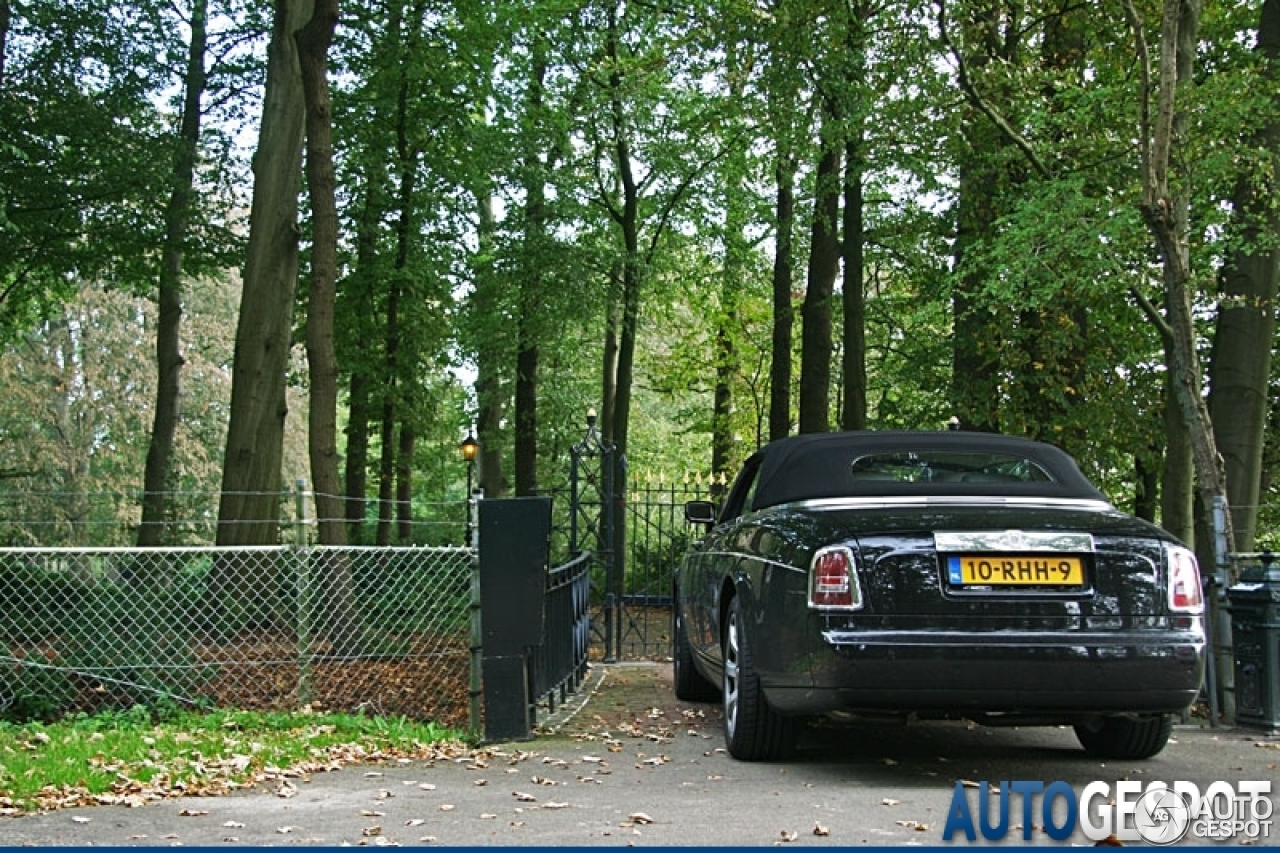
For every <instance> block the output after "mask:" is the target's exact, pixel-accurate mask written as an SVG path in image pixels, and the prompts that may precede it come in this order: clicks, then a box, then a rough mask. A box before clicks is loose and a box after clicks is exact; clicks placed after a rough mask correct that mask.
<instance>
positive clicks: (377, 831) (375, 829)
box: [360, 826, 382, 838]
mask: <svg viewBox="0 0 1280 853" xmlns="http://www.w3.org/2000/svg"><path fill="white" fill-rule="evenodd" d="M360 834H361V835H363V836H364V837H365V838H372V837H373V836H375V835H381V834H382V827H380V826H366V827H365V828H364V829H362V830H360Z"/></svg>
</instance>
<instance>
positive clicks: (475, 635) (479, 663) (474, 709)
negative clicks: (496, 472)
mask: <svg viewBox="0 0 1280 853" xmlns="http://www.w3.org/2000/svg"><path fill="white" fill-rule="evenodd" d="M471 501H472V497H471V495H467V517H468V520H470V518H471ZM467 540H468V541H467V551H468V559H469V560H470V562H471V682H470V684H469V685H468V690H467V700H468V701H467V716H468V722H469V723H470V726H471V733H472V734H473V735H478V734H479V733H480V709H481V698H482V696H483V695H484V669H483V660H484V658H483V654H484V632H483V631H482V628H483V626H482V625H481V622H480V543H481V536H480V531H479V530H478V529H476V528H475V527H471V528H470V529H468V531H467Z"/></svg>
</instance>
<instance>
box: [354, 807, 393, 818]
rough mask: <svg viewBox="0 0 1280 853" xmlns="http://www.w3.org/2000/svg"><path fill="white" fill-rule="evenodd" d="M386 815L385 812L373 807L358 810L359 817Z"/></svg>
mask: <svg viewBox="0 0 1280 853" xmlns="http://www.w3.org/2000/svg"><path fill="white" fill-rule="evenodd" d="M386 815H387V813H386V812H378V811H374V810H373V809H361V810H360V816H361V817H386Z"/></svg>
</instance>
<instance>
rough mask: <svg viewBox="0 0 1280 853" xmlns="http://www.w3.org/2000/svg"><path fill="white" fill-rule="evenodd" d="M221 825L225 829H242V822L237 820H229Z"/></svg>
mask: <svg viewBox="0 0 1280 853" xmlns="http://www.w3.org/2000/svg"><path fill="white" fill-rule="evenodd" d="M223 826H224V827H226V828H227V829H244V824H243V823H241V822H240V821H238V820H229V821H227V822H226V823H224V824H223Z"/></svg>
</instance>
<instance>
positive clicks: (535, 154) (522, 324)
mask: <svg viewBox="0 0 1280 853" xmlns="http://www.w3.org/2000/svg"><path fill="white" fill-rule="evenodd" d="M533 39H534V43H533V57H532V61H531V63H530V73H529V91H528V93H527V97H526V100H525V109H526V111H527V113H528V114H527V116H526V121H528V122H529V124H530V125H531V126H533V127H537V128H541V127H542V125H543V121H544V117H543V108H544V98H543V96H544V82H545V78H546V73H547V40H546V38H545V37H544V36H543V35H542V34H541V33H534V35H533ZM535 139H536V134H535ZM535 139H531V140H529V141H527V142H526V143H525V144H527V145H528V146H529V148H528V150H527V151H526V152H525V155H524V166H525V175H526V178H525V181H524V192H525V208H524V229H525V246H526V249H525V252H524V255H523V263H524V274H523V275H522V276H521V277H520V285H519V287H520V309H519V310H520V314H519V317H518V318H517V319H516V381H515V385H516V388H515V409H516V416H515V421H516V424H515V426H516V429H515V442H514V453H513V455H514V457H515V462H514V465H513V466H512V469H513V473H514V477H515V491H516V496H517V497H527V496H531V495H534V494H536V493H537V491H538V361H539V356H540V349H539V339H540V337H541V335H542V327H543V319H542V315H543V314H544V313H545V312H544V311H543V310H542V308H541V300H542V298H543V293H542V291H543V288H544V287H545V286H546V285H545V283H544V281H543V276H542V258H543V254H542V253H543V251H544V250H545V249H546V247H547V246H548V244H549V241H548V239H547V219H548V213H547V193H546V183H545V181H546V176H545V173H546V166H545V165H544V163H543V161H542V158H541V152H540V151H539V149H538V146H537V145H536V142H535Z"/></svg>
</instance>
